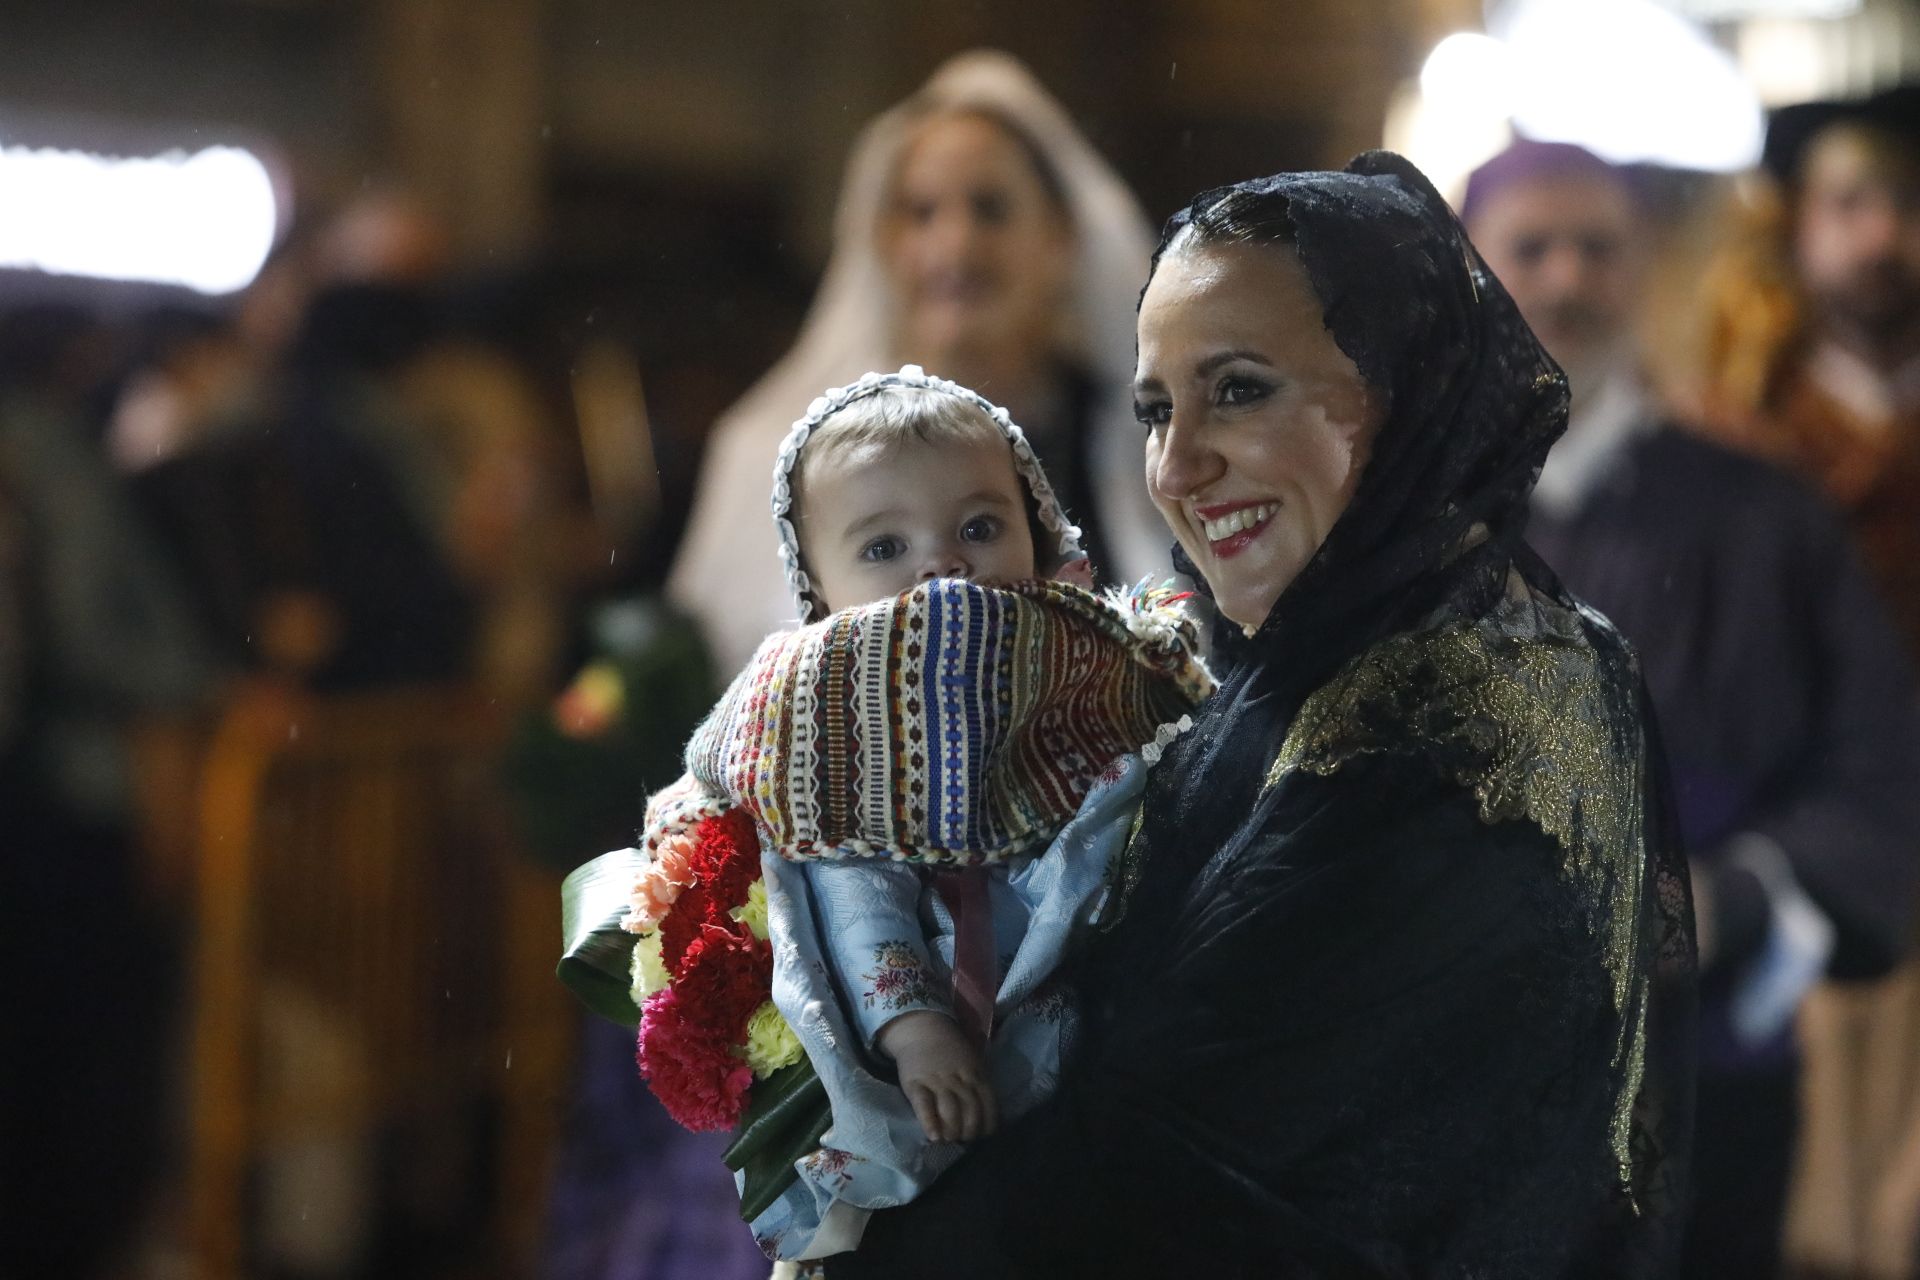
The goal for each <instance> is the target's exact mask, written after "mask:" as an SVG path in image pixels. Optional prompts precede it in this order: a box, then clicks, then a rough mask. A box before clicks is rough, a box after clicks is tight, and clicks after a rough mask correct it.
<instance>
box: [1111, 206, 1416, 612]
mask: <svg viewBox="0 0 1920 1280" xmlns="http://www.w3.org/2000/svg"><path fill="white" fill-rule="evenodd" d="M1186 243H1188V244H1191V241H1190V240H1189V241H1188V242H1186ZM1135 398H1136V400H1137V409H1136V413H1137V415H1138V416H1139V418H1140V419H1141V421H1142V422H1143V423H1145V424H1146V425H1147V427H1148V429H1149V431H1150V434H1149V436H1148V438H1147V487H1148V490H1149V491H1150V492H1151V493H1152V494H1153V500H1154V504H1155V505H1156V506H1158V507H1159V508H1160V514H1161V515H1162V516H1163V517H1165V519H1166V522H1167V527H1168V528H1170V529H1172V530H1173V535H1174V537H1175V538H1177V539H1178V540H1179V542H1180V546H1181V548H1182V549H1183V550H1185V552H1186V553H1187V556H1188V558H1189V559H1191V560H1192V561H1193V563H1194V565H1195V566H1196V567H1198V568H1199V569H1200V571H1201V572H1202V573H1204V574H1205V575H1206V578H1207V581H1208V582H1209V583H1210V584H1211V585H1212V587H1213V594H1214V600H1215V602H1216V603H1217V604H1218V605H1219V606H1220V610H1221V612H1222V613H1224V614H1226V616H1227V617H1228V618H1230V619H1231V620H1233V621H1234V622H1237V623H1239V624H1240V625H1241V626H1242V627H1243V628H1245V629H1246V630H1248V631H1249V632H1251V631H1252V630H1253V629H1254V628H1255V627H1257V626H1259V624H1260V622H1261V621H1262V620H1263V619H1264V618H1265V617H1266V616H1267V611H1268V610H1269V609H1271V608H1272V607H1273V602H1274V601H1275V600H1277V599H1279V596H1280V592H1281V590H1282V589H1284V588H1285V587H1286V585H1287V584H1288V583H1289V582H1292V581H1293V579H1294V578H1295V577H1296V576H1298V575H1299V573H1300V570H1301V569H1303V568H1305V567H1306V564H1307V561H1308V560H1310V559H1311V558H1312V557H1313V553H1314V552H1315V551H1317V550H1319V548H1320V544H1321V543H1322V542H1325V541H1326V538H1327V534H1328V533H1329V532H1330V531H1331V530H1332V528H1333V524H1334V521H1336V520H1338V519H1339V517H1340V513H1341V512H1342V511H1344V510H1346V506H1347V502H1348V500H1349V499H1350V498H1352V497H1353V491H1354V488H1355V487H1356V486H1357V485H1358V484H1359V483H1360V472H1361V468H1363V467H1364V466H1365V465H1366V461H1367V455H1368V452H1369V451H1370V450H1371V448H1372V445H1373V437H1374V435H1375V434H1376V433H1377V432H1378V431H1379V429H1380V422H1381V419H1382V418H1383V417H1384V416H1385V408H1386V406H1385V404H1384V402H1383V401H1382V399H1381V397H1380V396H1379V395H1378V394H1376V393H1375V392H1374V390H1373V389H1372V388H1371V387H1369V386H1368V385H1367V382H1366V380H1365V379H1364V378H1362V377H1361V376H1360V370H1359V369H1358V368H1357V367H1355V365H1354V363H1353V361H1352V359H1351V358H1349V357H1348V356H1347V354H1346V353H1345V352H1344V351H1342V350H1340V347H1339V344H1338V343H1336V342H1335V341H1334V339H1333V335H1332V334H1331V333H1329V332H1328V331H1327V328H1326V326H1325V325H1324V324H1323V323H1321V320H1320V300H1319V298H1317V297H1316V296H1314V292H1313V285H1312V284H1311V283H1310V282H1309V281H1308V279H1307V273H1306V271H1305V269H1303V268H1302V267H1301V265H1300V262H1299V259H1298V258H1296V257H1295V256H1294V255H1293V254H1292V253H1291V252H1288V251H1287V250H1286V248H1285V246H1284V245H1281V246H1276V247H1274V248H1263V247H1256V246H1253V245H1245V244H1232V243H1228V244H1220V245H1205V244H1195V245H1192V247H1183V242H1182V241H1178V240H1176V241H1175V242H1174V246H1173V249H1172V251H1170V252H1169V253H1168V254H1167V255H1166V256H1165V257H1163V258H1162V260H1161V263H1160V268H1159V270H1158V271H1156V272H1155V273H1154V277H1153V281H1152V283H1151V284H1149V285H1148V286H1147V292H1146V296H1145V297H1144V298H1143V299H1142V301H1141V304H1140V372H1139V376H1138V379H1137V381H1136V383H1135Z"/></svg>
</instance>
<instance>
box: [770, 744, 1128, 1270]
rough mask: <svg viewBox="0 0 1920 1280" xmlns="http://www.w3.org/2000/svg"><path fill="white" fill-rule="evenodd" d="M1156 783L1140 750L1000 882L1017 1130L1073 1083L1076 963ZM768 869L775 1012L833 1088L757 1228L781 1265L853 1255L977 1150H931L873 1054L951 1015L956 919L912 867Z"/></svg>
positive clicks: (999, 1052) (1005, 1070)
mask: <svg viewBox="0 0 1920 1280" xmlns="http://www.w3.org/2000/svg"><path fill="white" fill-rule="evenodd" d="M1147 773H1148V768H1147V765H1146V763H1145V761H1143V760H1142V759H1141V757H1140V756H1138V755H1127V756H1123V757H1121V758H1120V759H1118V760H1116V761H1115V762H1114V763H1113V764H1112V765H1111V766H1109V767H1108V768H1107V769H1106V770H1105V771H1104V772H1103V773H1102V774H1101V775H1100V777H1099V778H1098V779H1097V780H1096V781H1095V783H1094V785H1093V787H1092V789H1091V790H1090V791H1089V792H1088V794H1087V797H1086V799H1085V801H1084V802H1082V804H1081V806H1080V809H1079V812H1078V813H1077V814H1076V815H1075V816H1074V817H1073V819H1072V820H1071V821H1069V822H1068V824H1067V825H1066V826H1065V827H1064V828H1062V829H1061V831H1060V834H1059V835H1058V836H1056V837H1055V838H1054V840H1053V842H1052V843H1051V844H1050V845H1048V847H1047V848H1046V850H1045V851H1044V852H1043V853H1041V854H1039V855H1037V856H1035V857H1032V858H1028V859H1020V860H1017V861H1015V862H1014V863H1012V864H1010V865H1002V866H997V867H994V868H991V869H990V870H989V871H988V872H987V875H988V902H989V904H990V912H991V915H992V919H993V927H994V941H995V944H996V951H997V953H998V955H999V957H1000V966H999V972H1000V981H999V989H998V995H997V998H996V1000H995V1006H994V1030H993V1039H992V1042H991V1044H990V1045H989V1046H988V1050H987V1069H988V1074H989V1078H990V1079H991V1081H992V1084H993V1089H994V1093H995V1097H996V1098H997V1100H998V1102H999V1106H1000V1115H1001V1120H1002V1123H1005V1122H1007V1121H1009V1120H1012V1119H1014V1118H1015V1117H1017V1116H1019V1115H1021V1114H1022V1113H1024V1112H1025V1111H1027V1110H1029V1109H1031V1108H1032V1107H1033V1106H1034V1105H1035V1104H1037V1103H1038V1102H1040V1101H1041V1100H1042V1099H1044V1098H1046V1097H1047V1096H1048V1095H1049V1094H1050V1093H1052V1091H1053V1089H1054V1087H1055V1085H1056V1083H1057V1081H1058V1078H1059V1070H1060V1062H1061V1058H1062V1055H1063V1054H1064V1053H1065V1052H1066V1051H1067V1049H1068V1047H1069V1045H1070V1042H1071V1040H1072V1036H1073V1031H1074V1026H1075V1021H1076V1016H1075V1012H1074V1009H1073V1007H1072V1004H1071V1002H1070V1000H1069V998H1068V989H1067V987H1066V984H1065V983H1064V982H1063V981H1061V980H1060V979H1061V967H1062V964H1063V962H1064V961H1065V960H1066V959H1067V958H1068V957H1069V955H1070V953H1071V951H1072V950H1073V948H1074V946H1075V943H1076V941H1077V940H1078V939H1079V938H1080V937H1081V936H1083V935H1084V933H1085V931H1086V930H1087V929H1088V928H1089V927H1090V926H1091V925H1092V924H1093V923H1095V922H1096V920H1097V917H1098V913H1099V909H1100V904H1101V902H1102V901H1103V899H1104V897H1105V891H1106V886H1107V878H1108V871H1109V868H1110V867H1112V866H1113V865H1114V864H1115V861H1116V859H1117V857H1118V855H1119V853H1120V850H1121V848H1122V846H1123V845H1124V844H1125V842H1126V839H1127V835H1128V832H1129V830H1130V828H1131V825H1132V822H1133V817H1134V814H1135V812H1136V811H1137V810H1138V808H1139V804H1140V797H1141V793H1142V791H1143V789H1144V787H1145V785H1146V778H1147ZM762 868H763V873H764V876H765V880H766V885H767V898H768V912H767V919H768V930H769V935H770V939H771V942H772V945H773V999H774V1003H775V1004H776V1005H777V1006H778V1007H779V1009H780V1012H781V1014H782V1015H783V1016H784V1017H785V1018H786V1020H787V1021H788V1023H789V1024H791V1025H792V1027H793V1029H794V1031H795V1033H796V1034H797V1035H798V1036H799V1038H800V1041H801V1044H802V1045H803V1046H804V1047H805V1049H806V1051H807V1056H808V1058H809V1059H810V1060H811V1061H812V1063H813V1067H814V1070H815V1071H816V1072H817V1073H818V1075H819V1077H820V1079H821V1081H822V1082H823V1083H824V1084H825V1086H826V1090H827V1097H828V1101H829V1102H830V1104H831V1106H832V1109H833V1124H832V1127H831V1128H829V1129H828V1130H827V1132H826V1135H825V1136H824V1138H823V1139H822V1140H821V1147H820V1149H819V1150H818V1151H815V1152H813V1153H812V1154H811V1155H808V1156H806V1157H804V1158H802V1159H801V1160H799V1161H797V1162H796V1164H795V1169H796V1170H797V1172H798V1173H799V1179H798V1180H797V1181H796V1182H794V1183H793V1184H792V1185H791V1186H790V1187H788V1188H787V1190H786V1191H785V1192H784V1193H783V1194H782V1195H781V1197H780V1198H779V1199H778V1200H777V1201H775V1202H774V1203H773V1205H772V1206H770V1207H769V1208H768V1209H766V1210H765V1211H764V1212H762V1213H761V1214H760V1216H759V1217H757V1218H756V1219H754V1222H753V1233H754V1236H755V1237H756V1238H757V1239H758V1240H759V1241H760V1244H761V1247H762V1248H763V1249H765V1250H767V1251H768V1253H770V1254H772V1255H774V1256H776V1257H781V1258H819V1257H825V1256H828V1255H830V1254H833V1253H838V1252H841V1251H844V1250H847V1249H851V1248H853V1247H854V1246H855V1245H857V1244H858V1243H859V1240H860V1233H861V1231H862V1230H863V1229H864V1227H865V1225H866V1220H867V1217H868V1214H869V1213H870V1212H871V1211H872V1210H874V1209H882V1208H889V1207H891V1206H894V1205H899V1204H904V1203H906V1202H907V1201H909V1200H911V1199H913V1198H914V1197H915V1196H917V1195H918V1194H919V1193H920V1192H921V1191H923V1190H925V1189H926V1187H927V1186H928V1185H929V1184H930V1183H932V1181H933V1180H934V1179H935V1178H936V1177H938V1176H939V1175H940V1173H941V1172H942V1171H944V1170H945V1169H946V1168H947V1167H948V1166H950V1165H952V1164H953V1163H954V1161H956V1160H958V1159H959V1158H960V1156H961V1154H962V1152H963V1151H964V1148H963V1147H962V1146H961V1145H959V1144H957V1143H932V1142H929V1141H927V1138H926V1135H925V1133H924V1132H923V1131H922V1130H921V1127H920V1122H919V1121H918V1120H917V1119H916V1118H915V1117H914V1114H913V1108H912V1106H911V1105H910V1104H909V1103H908V1101H907V1098H906V1095H905V1094H904V1093H902V1092H901V1090H900V1087H899V1086H898V1085H897V1084H895V1083H894V1082H893V1079H892V1075H891V1071H890V1069H889V1067H888V1066H887V1065H886V1062H885V1059H884V1058H883V1057H881V1056H879V1055H878V1054H877V1053H876V1052H875V1050H874V1048H873V1040H874V1036H875V1035H876V1034H877V1033H878V1032H879V1030H880V1028H881V1027H883V1026H884V1025H886V1023H887V1022H889V1021H891V1020H892V1019H893V1018H896V1017H898V1016H900V1014H902V1013H906V1012H909V1011H911V1010H916V1009H933V1010H938V1011H940V1012H950V1011H951V988H952V976H951V974H952V964H953V920H952V917H951V915H950V914H949V912H948V910H947V907H946V904H945V903H944V902H942V901H941V899H940V897H939V895H937V894H935V893H932V892H930V891H929V889H928V881H927V879H926V877H925V876H924V875H923V874H922V873H921V872H920V871H918V870H916V869H915V868H913V867H911V866H908V865H906V864H904V863H898V862H889V861H885V860H879V859H859V860H847V861H816V862H804V863H802V862H790V861H788V860H786V859H783V858H781V857H779V856H777V855H775V854H772V853H767V854H765V855H763V859H762Z"/></svg>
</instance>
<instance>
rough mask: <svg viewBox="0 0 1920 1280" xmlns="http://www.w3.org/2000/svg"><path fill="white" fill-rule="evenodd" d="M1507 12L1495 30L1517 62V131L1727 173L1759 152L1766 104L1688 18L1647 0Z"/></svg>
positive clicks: (1573, 0) (1539, 4) (1556, 3)
mask: <svg viewBox="0 0 1920 1280" xmlns="http://www.w3.org/2000/svg"><path fill="white" fill-rule="evenodd" d="M1507 12H1508V13H1509V14H1511V17H1510V18H1509V19H1508V21H1507V22H1505V23H1502V24H1499V27H1497V28H1496V32H1495V34H1497V35H1499V36H1501V37H1502V38H1503V39H1504V41H1505V43H1506V44H1507V46H1508V47H1509V48H1510V49H1512V51H1513V56H1514V65H1515V66H1516V67H1517V68H1519V83H1518V85H1517V86H1516V95H1515V106H1514V112H1513V123H1514V127H1515V128H1516V129H1518V130H1519V131H1520V132H1521V133H1523V134H1526V135H1527V136H1528V137H1531V138H1539V139H1541V140H1542V141H1546V142H1577V143H1579V144H1580V145H1581V146H1584V147H1586V148H1587V149H1588V150H1589V151H1592V152H1594V153H1596V154H1598V155H1600V156H1602V157H1603V158H1605V159H1608V160H1613V161H1618V162H1621V163H1628V162H1633V161H1651V162H1653V163H1656V164H1665V165H1673V166H1675V167H1678V168H1683V169H1705V170H1708V171H1710V172H1728V171H1732V170H1735V169H1744V168H1746V167H1748V166H1749V165H1751V164H1753V163H1754V162H1755V161H1756V160H1758V159H1759V158H1760V143H1761V140H1762V138H1763V137H1764V133H1765V126H1764V123H1763V121H1762V117H1761V113H1760V102H1759V99H1758V98H1757V97H1756V96H1755V94H1754V92H1753V89H1752V88H1751V87H1750V86H1749V85H1748V84H1747V82H1746V80H1745V79H1744V78H1743V77H1742V76H1741V74H1740V68H1739V67H1738V66H1737V65H1735V63H1734V61H1733V59H1732V58H1731V57H1729V56H1728V55H1727V54H1726V53H1725V52H1723V51H1722V50H1720V49H1719V48H1717V47H1715V46H1714V44H1713V43H1712V42H1711V41H1709V40H1708V39H1707V37H1706V36H1705V35H1704V34H1703V33H1702V32H1701V30H1700V29H1699V28H1698V27H1696V26H1694V25H1693V24H1692V23H1690V22H1688V21H1687V20H1686V19H1684V18H1681V17H1679V16H1678V15H1676V14H1674V13H1671V12H1669V11H1668V10H1666V9H1662V8H1660V7H1659V6H1657V5H1655V4H1652V3H1650V0H1518V3H1515V4H1512V5H1510V6H1509V7H1508V9H1507ZM1500 28H1504V29H1500Z"/></svg>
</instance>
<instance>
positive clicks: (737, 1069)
mask: <svg viewBox="0 0 1920 1280" xmlns="http://www.w3.org/2000/svg"><path fill="white" fill-rule="evenodd" d="M639 1062H640V1074H641V1075H643V1076H645V1077H646V1080H647V1085H648V1087H650V1088H651V1089H652V1090H653V1093H654V1096H655V1097H657V1098H659V1099H660V1103H661V1105H662V1106H664V1107H665V1108H666V1111H667V1114H668V1115H670V1116H672V1117H673V1119H674V1121H675V1123H677V1124H679V1125H681V1126H682V1127H684V1128H687V1129H691V1130H693V1131H694V1132H695V1133H716V1132H719V1131H721V1130H725V1129H731V1128H733V1126H734V1125H735V1124H736V1123H738V1122H739V1119H740V1113H741V1111H743V1110H744V1109H745V1108H746V1103H747V1091H748V1090H749V1089H751V1088H752V1087H753V1068H752V1067H750V1066H748V1065H747V1064H746V1062H745V1061H744V1060H743V1059H741V1058H737V1057H735V1056H734V1055H733V1052H732V1046H731V1045H729V1044H727V1043H726V1041H725V1040H724V1039H722V1038H721V1037H720V1036H716V1035H714V1034H713V1033H712V1032H710V1031H707V1030H705V1029H704V1028H702V1027H700V1026H698V1025H697V1024H695V1023H694V1022H692V1021H691V1020H689V1019H688V1018H687V1017H686V1016H685V1015H684V1013H683V1011H682V1010H681V1009H680V1008H679V1002H678V1000H677V999H676V998H675V993H674V989H673V988H672V987H667V988H666V989H664V990H661V991H656V992H654V993H653V994H652V995H651V996H648V997H647V1003H646V1005H645V1007H644V1009H643V1010H642V1012H641V1017H640V1052H639Z"/></svg>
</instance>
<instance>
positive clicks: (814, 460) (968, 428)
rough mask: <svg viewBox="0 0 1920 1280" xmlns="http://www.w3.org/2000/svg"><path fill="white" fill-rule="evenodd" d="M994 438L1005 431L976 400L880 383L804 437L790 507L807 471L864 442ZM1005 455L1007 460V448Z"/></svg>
mask: <svg viewBox="0 0 1920 1280" xmlns="http://www.w3.org/2000/svg"><path fill="white" fill-rule="evenodd" d="M996 441H997V442H1000V443H1003V444H1004V443H1005V442H1006V436H1005V435H1004V434H1002V432H1001V430H1000V428H999V427H997V426H995V425H994V423H993V420H992V419H991V418H989V417H987V415H986V414H985V413H984V412H982V411H981V409H980V408H979V406H978V405H975V404H972V403H970V402H969V401H966V400H962V399H961V398H960V397H958V396H951V395H948V394H947V393H946V392H944V391H937V390H935V389H933V388H931V387H883V388H881V389H880V390H878V391H876V392H874V393H873V394H872V395H869V396H864V397H862V398H861V399H859V400H855V401H854V402H853V403H852V404H850V405H848V406H847V407H846V408H844V409H841V410H840V411H839V412H837V413H835V414H834V415H833V416H832V417H830V418H828V419H826V420H825V421H824V422H822V423H821V424H820V425H819V426H818V427H816V428H815V429H814V432H813V434H812V435H811V436H809V437H808V438H807V444H806V447H805V448H804V449H802V450H801V451H800V464H799V465H798V466H797V467H795V468H794V506H795V509H796V510H803V507H802V504H803V503H804V501H805V497H804V494H805V492H806V482H807V477H808V476H810V475H817V474H818V473H819V469H820V468H821V467H823V466H825V465H827V464H828V463H830V462H835V461H838V460H839V459H841V458H844V457H846V456H847V455H848V454H850V453H853V452H855V451H856V450H859V449H861V448H864V447H867V446H869V445H877V446H879V447H880V448H881V449H883V450H885V451H888V452H891V451H892V450H893V449H896V448H899V447H900V446H903V445H912V444H923V445H950V444H980V443H983V442H996ZM1007 456H1008V461H1009V465H1011V461H1012V456H1013V455H1012V451H1011V450H1009V451H1008V455H1007ZM1024 487H1025V486H1024V484H1023V485H1022V488H1024Z"/></svg>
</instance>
